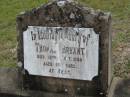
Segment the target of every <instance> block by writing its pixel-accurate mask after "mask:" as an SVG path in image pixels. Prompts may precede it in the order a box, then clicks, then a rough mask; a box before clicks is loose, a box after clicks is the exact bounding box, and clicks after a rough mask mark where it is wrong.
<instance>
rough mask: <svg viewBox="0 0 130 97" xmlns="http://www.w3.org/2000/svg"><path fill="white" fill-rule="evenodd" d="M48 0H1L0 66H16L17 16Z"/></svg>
mask: <svg viewBox="0 0 130 97" xmlns="http://www.w3.org/2000/svg"><path fill="white" fill-rule="evenodd" d="M45 2H47V1H46V0H11V1H10V0H0V66H11V67H12V66H16V60H17V59H16V44H17V42H16V16H17V15H18V14H19V13H20V12H22V11H26V10H29V9H32V8H34V7H37V6H39V5H41V4H43V3H45Z"/></svg>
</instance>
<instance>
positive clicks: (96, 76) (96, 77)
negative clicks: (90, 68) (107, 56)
mask: <svg viewBox="0 0 130 97" xmlns="http://www.w3.org/2000/svg"><path fill="white" fill-rule="evenodd" d="M98 79H99V76H98V75H95V76H94V77H92V79H91V80H92V81H97V80H98Z"/></svg>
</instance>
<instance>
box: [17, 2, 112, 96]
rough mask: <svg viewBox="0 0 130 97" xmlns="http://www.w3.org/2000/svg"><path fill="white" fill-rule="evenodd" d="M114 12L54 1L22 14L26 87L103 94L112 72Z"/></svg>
mask: <svg viewBox="0 0 130 97" xmlns="http://www.w3.org/2000/svg"><path fill="white" fill-rule="evenodd" d="M110 27H111V16H110V14H108V13H103V12H101V11H94V10H93V9H90V8H87V7H84V6H81V5H79V4H76V3H74V2H68V1H54V2H52V3H49V4H45V5H43V6H41V7H39V8H37V9H33V10H32V11H28V12H25V13H22V14H20V15H18V17H17V30H18V32H19V33H18V64H19V66H20V67H21V71H22V72H23V79H24V80H23V85H24V88H26V89H30V90H40V91H43V92H47V93H54V94H53V96H54V97H57V95H55V93H57V94H60V97H61V95H62V96H63V97H64V96H65V95H68V96H70V97H72V96H86V97H87V96H92V97H101V96H103V97H105V96H106V95H107V93H108V90H109V85H110V83H111V80H112V76H111V74H112V73H111V33H110Z"/></svg>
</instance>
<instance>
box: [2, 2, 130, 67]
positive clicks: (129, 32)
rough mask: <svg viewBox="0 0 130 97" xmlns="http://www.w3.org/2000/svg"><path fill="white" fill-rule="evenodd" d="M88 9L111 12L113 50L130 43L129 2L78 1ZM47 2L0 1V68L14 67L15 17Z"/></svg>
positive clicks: (15, 43)
mask: <svg viewBox="0 0 130 97" xmlns="http://www.w3.org/2000/svg"><path fill="white" fill-rule="evenodd" d="M79 1H80V2H83V3H84V4H86V5H87V6H89V7H93V8H94V9H101V10H103V11H106V12H111V13H112V16H113V23H112V25H113V29H114V31H113V32H114V33H115V36H114V37H113V48H117V47H118V45H119V44H120V43H128V42H129V41H130V28H129V27H130V0H79ZM46 2H47V0H0V66H11V67H13V66H16V59H17V58H16V45H17V41H16V16H17V15H18V14H19V13H20V12H22V11H26V10H30V9H32V8H34V7H38V6H40V5H41V4H43V3H46Z"/></svg>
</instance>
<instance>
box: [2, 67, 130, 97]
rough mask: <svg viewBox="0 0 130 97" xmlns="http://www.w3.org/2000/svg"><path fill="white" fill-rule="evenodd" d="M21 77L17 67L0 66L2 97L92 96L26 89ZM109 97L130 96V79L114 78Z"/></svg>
mask: <svg viewBox="0 0 130 97" xmlns="http://www.w3.org/2000/svg"><path fill="white" fill-rule="evenodd" d="M21 78H22V76H21V74H20V72H19V71H18V69H17V68H0V97H92V96H75V95H68V94H58V93H47V92H42V91H30V90H24V89H23V88H22V79H21ZM97 97H99V96H97ZM100 97H101V96H100ZM108 97H130V79H121V78H114V79H113V81H112V84H111V87H110V89H109V94H108Z"/></svg>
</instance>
